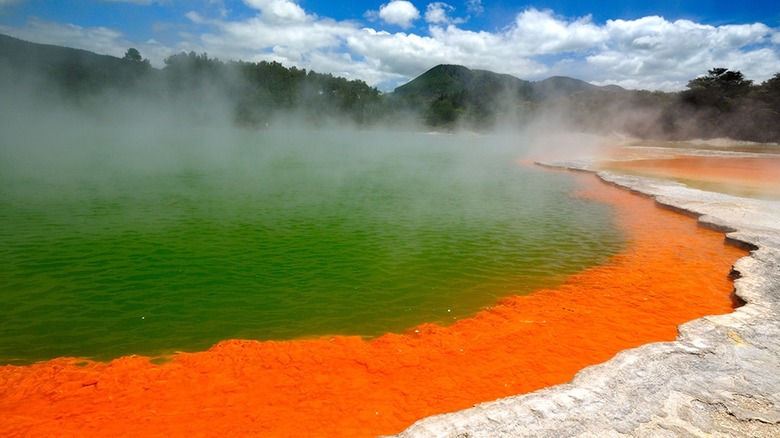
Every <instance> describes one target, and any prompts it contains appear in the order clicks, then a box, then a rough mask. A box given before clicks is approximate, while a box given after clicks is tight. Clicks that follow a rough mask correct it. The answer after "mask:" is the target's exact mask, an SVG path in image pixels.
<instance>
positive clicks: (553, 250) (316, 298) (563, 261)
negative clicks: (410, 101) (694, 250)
mask: <svg viewBox="0 0 780 438" xmlns="http://www.w3.org/2000/svg"><path fill="white" fill-rule="evenodd" d="M0 140H2V141H3V143H4V144H3V145H2V149H0V151H2V152H1V153H2V155H0V162H1V163H2V164H0V171H1V172H2V173H1V174H0V362H3V363H8V362H14V361H31V360H40V359H47V358H52V357H56V356H61V355H68V356H83V357H92V358H98V359H109V358H113V357H117V356H120V355H124V354H144V355H157V354H164V353H168V352H172V351H181V350H184V351H193V350H199V349H205V348H208V347H209V346H211V345H213V344H214V343H215V342H217V341H219V340H222V339H229V338H248V339H259V340H265V339H293V338H300V337H311V336H321V335H328V334H353V335H362V336H375V335H379V334H382V333H385V332H388V331H393V332H400V331H403V330H405V329H407V328H409V327H412V326H414V325H416V324H419V323H422V322H440V323H447V322H451V321H453V320H455V319H457V318H463V317H467V316H469V315H473V314H474V313H475V312H477V311H478V310H479V309H480V308H482V307H484V306H488V305H491V304H492V303H493V302H495V300H496V299H497V298H498V297H501V296H505V295H511V294H518V293H528V292H530V291H533V290H534V289H536V288H539V287H544V286H553V285H555V284H557V283H558V282H560V281H561V280H562V279H563V277H564V276H565V275H566V274H569V273H572V272H575V271H577V270H580V269H582V268H585V267H587V266H590V265H593V264H595V263H598V262H600V261H602V260H603V259H604V258H605V257H607V256H609V255H611V254H613V253H614V252H615V251H617V250H618V249H619V247H620V245H621V241H620V235H619V234H618V233H617V232H616V231H615V230H614V229H613V227H612V219H611V216H610V211H609V209H608V208H607V207H606V206H604V205H600V204H597V203H593V202H587V201H583V200H579V199H575V198H572V197H571V196H570V192H571V191H572V190H573V189H575V183H576V182H575V180H574V178H573V177H572V176H571V175H570V174H568V173H566V172H557V171H549V170H544V169H541V168H533V167H528V166H521V165H518V164H516V163H515V162H514V161H513V160H514V159H515V158H517V157H519V156H522V154H523V144H522V139H520V138H517V137H512V136H447V135H426V134H412V133H391V132H357V133H343V132H342V133H337V132H327V131H323V132H305V131H300V132H295V131H289V130H288V131H282V130H280V131H273V130H269V131H262V132H242V131H229V132H227V131H226V132H222V133H213V132H210V131H207V130H206V129H203V130H190V131H187V132H181V133H176V132H167V133H166V134H164V135H163V134H159V133H157V134H155V135H151V134H150V135H149V136H148V138H145V137H143V136H142V135H140V134H138V135H134V136H128V137H127V138H121V137H117V134H116V130H114V129H111V128H99V127H98V128H91V129H86V130H77V131H72V132H66V133H65V134H64V135H53V134H48V133H28V134H27V135H24V136H21V137H19V138H17V137H13V138H11V137H6V138H0ZM11 143H13V144H11Z"/></svg>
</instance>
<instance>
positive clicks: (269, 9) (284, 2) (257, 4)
mask: <svg viewBox="0 0 780 438" xmlns="http://www.w3.org/2000/svg"><path fill="white" fill-rule="evenodd" d="M244 3H246V5H247V6H249V7H251V8H254V9H257V10H259V11H260V12H261V14H262V15H263V17H265V18H266V19H267V20H268V21H271V22H301V21H305V20H306V18H307V16H306V12H305V11H304V10H303V8H302V7H300V6H299V5H298V4H297V3H295V2H292V1H289V0H244Z"/></svg>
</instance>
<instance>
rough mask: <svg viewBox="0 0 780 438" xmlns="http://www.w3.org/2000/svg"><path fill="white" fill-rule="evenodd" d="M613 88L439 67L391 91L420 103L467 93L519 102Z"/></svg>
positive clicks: (612, 88)
mask: <svg viewBox="0 0 780 438" xmlns="http://www.w3.org/2000/svg"><path fill="white" fill-rule="evenodd" d="M621 90H623V91H624V89H623V88H621V87H618V86H616V85H610V86H606V87H599V86H596V85H593V84H589V83H587V82H585V81H581V80H579V79H574V78H570V77H566V76H553V77H551V78H548V79H545V80H543V81H539V82H529V81H526V80H523V79H519V78H516V77H514V76H511V75H508V74H500V73H494V72H491V71H487V70H471V69H469V68H467V67H464V66H461V65H448V64H441V65H437V66H436V67H433V68H431V69H430V70H428V71H426V72H425V73H423V74H421V75H420V76H418V77H416V78H414V79H412V80H411V81H409V82H408V83H406V84H404V85H401V86H399V87H398V88H396V89H395V91H393V94H395V95H396V96H398V97H405V98H410V97H412V98H419V99H421V100H423V101H425V100H430V99H436V98H438V97H440V96H448V95H455V94H458V93H468V94H485V93H487V94H493V93H499V92H501V93H504V94H507V93H508V94H511V95H513V96H514V97H517V98H519V99H520V100H521V101H542V100H546V99H551V98H556V97H565V96H569V95H572V94H575V93H583V92H584V93H588V92H597V91H621Z"/></svg>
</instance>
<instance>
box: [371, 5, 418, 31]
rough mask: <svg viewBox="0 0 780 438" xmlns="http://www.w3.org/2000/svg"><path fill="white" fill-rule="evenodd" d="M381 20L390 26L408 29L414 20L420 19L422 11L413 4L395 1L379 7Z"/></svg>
mask: <svg viewBox="0 0 780 438" xmlns="http://www.w3.org/2000/svg"><path fill="white" fill-rule="evenodd" d="M379 18H381V19H382V20H384V21H385V23H388V24H395V25H397V26H401V27H402V28H404V29H406V28H409V27H411V26H412V23H413V22H414V20H417V19H418V18H420V11H418V10H417V8H416V7H414V5H413V4H412V3H411V2H408V1H406V0H393V1H391V2H390V3H387V4H384V5H382V6H380V7H379Z"/></svg>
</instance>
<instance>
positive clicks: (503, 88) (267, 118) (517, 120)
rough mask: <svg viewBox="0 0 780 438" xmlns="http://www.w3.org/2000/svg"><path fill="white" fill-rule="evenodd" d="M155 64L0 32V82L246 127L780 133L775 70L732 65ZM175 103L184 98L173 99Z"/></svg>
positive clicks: (670, 135) (178, 60)
mask: <svg viewBox="0 0 780 438" xmlns="http://www.w3.org/2000/svg"><path fill="white" fill-rule="evenodd" d="M164 62H165V67H164V68H163V69H161V70H159V69H156V68H153V67H151V65H150V63H149V61H148V60H147V59H144V58H143V56H142V54H141V53H140V52H139V51H138V50H137V49H135V48H129V49H128V50H127V52H126V53H125V55H124V57H123V58H116V57H112V56H105V55H97V54H94V53H91V52H88V51H84V50H77V49H71V48H65V47H58V46H51V45H44V44H33V43H29V42H25V41H21V40H18V39H15V38H11V37H8V36H5V35H0V86H3V87H16V85H17V83H19V82H23V81H28V82H30V81H29V78H37V80H38V82H36V84H35V86H34V87H33V93H34V94H36V96H33V97H38V98H51V95H58V96H60V97H64V98H65V99H66V101H70V102H76V103H77V104H78V105H87V104H88V103H89V102H90V101H91V99H94V98H96V97H98V96H109V97H110V99H117V98H119V99H121V98H122V97H123V96H130V95H132V96H133V97H135V98H138V99H141V101H142V102H144V105H156V104H160V103H170V102H174V103H178V104H180V105H179V107H180V108H184V109H185V110H186V111H189V112H192V113H194V114H197V115H198V120H201V119H203V117H209V115H210V114H211V115H219V114H223V113H224V112H225V110H226V109H227V113H228V115H229V117H231V118H232V120H233V121H234V122H235V123H237V124H239V125H241V126H248V127H263V126H267V125H268V124H269V123H272V122H273V121H274V119H275V117H276V116H278V115H289V114H295V115H297V116H299V117H300V119H301V120H302V121H305V122H308V123H315V124H317V123H324V122H329V121H339V122H343V121H345V120H346V121H350V122H351V123H355V124H358V125H369V124H373V123H379V122H381V123H394V122H399V121H406V120H409V119H412V120H416V121H418V122H420V123H422V124H425V125H427V126H430V127H434V128H436V129H454V128H456V127H465V128H468V129H487V128H490V127H493V126H495V125H497V124H502V125H503V126H510V127H522V126H524V125H525V124H528V123H530V122H532V121H535V120H539V119H545V118H548V117H549V116H550V115H555V117H556V119H559V120H558V121H560V122H562V123H564V124H566V125H567V126H568V127H569V128H572V129H580V130H586V131H593V132H612V131H619V132H625V133H629V134H632V135H635V136H638V137H645V138H647V137H653V138H666V139H689V138H712V137H730V138H734V139H742V140H753V141H773V142H778V141H780V73H778V74H775V76H774V77H772V78H770V79H769V80H767V81H765V82H764V83H762V84H760V85H755V84H753V81H751V80H749V79H746V78H745V77H744V75H743V74H742V73H741V72H739V71H731V70H728V69H725V68H713V69H711V70H709V71H708V74H707V75H704V76H701V77H698V78H695V79H692V80H691V81H690V82H689V83H688V89H687V90H685V91H682V92H679V93H662V92H649V91H628V90H625V89H622V88H620V87H617V86H606V87H598V86H595V85H592V84H588V83H587V82H584V81H580V80H577V79H572V78H567V77H552V78H548V79H545V80H543V81H540V82H528V81H524V80H521V79H518V78H515V77H513V76H510V75H505V74H497V73H493V72H489V71H484V70H471V69H468V68H466V67H463V66H458V65H439V66H436V67H434V68H432V69H430V70H428V71H427V72H425V73H423V74H422V75H420V76H419V77H417V78H415V79H414V80H412V81H410V82H409V83H407V84H405V85H402V86H400V87H398V88H396V90H395V91H394V92H393V93H390V94H385V95H383V94H381V93H380V92H379V91H378V90H377V89H376V88H374V87H370V86H368V85H367V84H366V83H365V82H363V81H360V80H348V79H345V78H341V77H336V76H333V75H331V74H321V73H316V72H314V71H306V70H305V69H299V68H296V67H285V66H283V65H282V64H280V63H278V62H275V61H272V62H268V61H260V62H243V61H238V62H235V61H229V62H223V61H220V60H219V59H216V58H210V57H209V56H208V55H207V54H206V53H202V54H196V53H195V52H190V53H184V52H182V53H178V54H175V55H172V56H170V57H168V58H166V59H165V61H164ZM182 104H183V105H182Z"/></svg>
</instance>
